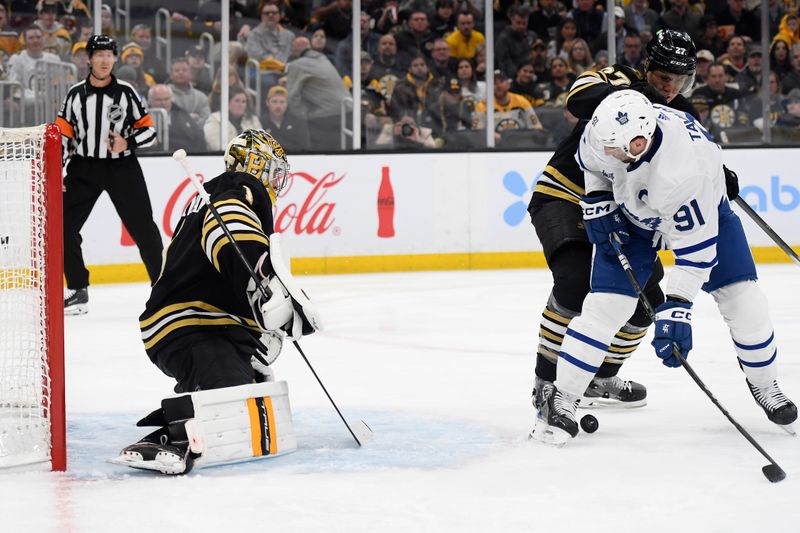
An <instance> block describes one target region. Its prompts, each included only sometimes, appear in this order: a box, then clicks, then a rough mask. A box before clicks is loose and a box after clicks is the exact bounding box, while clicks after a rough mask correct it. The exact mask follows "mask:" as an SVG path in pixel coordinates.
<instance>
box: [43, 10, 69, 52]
mask: <svg viewBox="0 0 800 533" xmlns="http://www.w3.org/2000/svg"><path fill="white" fill-rule="evenodd" d="M57 11H58V7H57V6H56V5H55V4H43V5H42V6H41V10H40V11H39V17H38V18H37V19H36V21H34V23H33V24H34V25H35V26H38V27H39V29H41V30H42V47H43V49H47V50H51V51H53V53H55V54H56V55H57V56H58V57H59V58H60V59H61V58H67V57H69V55H70V52H71V50H72V37H71V36H70V34H69V31H67V29H66V28H65V27H64V26H63V25H62V24H61V23H60V22H58V21H57V20H56V13H57Z"/></svg>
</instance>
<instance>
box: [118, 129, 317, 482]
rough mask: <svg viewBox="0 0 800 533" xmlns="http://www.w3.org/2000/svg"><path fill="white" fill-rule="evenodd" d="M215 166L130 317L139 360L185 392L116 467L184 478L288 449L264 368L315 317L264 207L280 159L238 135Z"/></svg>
mask: <svg viewBox="0 0 800 533" xmlns="http://www.w3.org/2000/svg"><path fill="white" fill-rule="evenodd" d="M225 168H226V172H224V173H223V174H221V175H219V176H217V177H216V178H214V179H212V180H210V181H209V182H207V183H205V184H204V186H203V187H204V188H205V191H206V192H207V193H208V198H207V199H206V198H203V197H201V196H199V195H198V196H196V197H195V198H194V199H193V200H192V201H190V202H189V204H188V205H187V207H186V208H185V210H184V212H183V214H182V216H181V219H180V221H179V222H178V225H177V227H176V229H175V235H174V237H173V238H172V242H171V243H170V244H169V246H168V247H167V250H166V253H165V256H164V268H163V270H162V272H161V276H160V277H159V278H158V281H157V282H156V284H155V285H154V286H153V288H152V291H151V294H150V299H149V300H148V301H147V304H146V306H145V310H144V312H143V313H142V314H141V316H140V317H139V321H140V322H139V323H140V328H141V332H142V341H143V342H144V347H145V351H146V352H147V355H148V356H149V358H150V360H151V361H152V362H153V363H154V364H155V365H156V366H157V367H158V368H159V369H160V370H161V371H162V372H164V373H165V374H166V375H168V376H170V377H172V378H175V380H176V381H177V385H176V386H175V392H176V393H179V394H180V393H183V394H184V395H183V396H178V397H177V398H167V399H165V400H163V401H162V406H161V408H160V409H157V410H156V411H154V412H153V413H151V414H150V415H148V416H146V417H145V418H144V419H142V420H141V421H139V423H138V425H140V426H156V427H158V428H159V429H157V430H156V431H154V432H152V433H150V434H149V435H147V436H146V437H144V438H143V439H142V440H141V441H139V442H137V443H135V444H132V445H130V446H127V447H126V448H124V449H123V450H122V452H121V453H120V455H119V457H117V458H116V459H114V460H112V462H114V463H117V464H123V465H125V466H130V467H132V468H139V469H145V470H155V471H158V472H162V473H166V474H183V473H186V472H188V471H189V470H190V469H191V468H192V466H193V465H215V464H224V463H229V462H238V461H245V460H250V459H253V458H260V457H265V456H273V455H279V454H281V453H287V452H290V451H293V450H294V449H295V448H296V446H297V444H296V439H295V437H294V432H293V430H292V421H291V412H290V408H289V403H288V389H287V386H286V383H285V382H275V381H274V376H273V372H272V368H271V364H272V363H273V362H274V361H275V359H276V358H277V357H278V354H279V353H280V351H281V347H282V345H283V340H284V338H285V337H289V338H292V339H293V340H295V341H296V340H298V339H300V337H302V336H303V335H308V334H310V333H313V332H314V331H316V329H318V328H319V318H318V316H317V314H316V310H315V309H314V307H313V305H312V304H311V302H310V300H309V299H308V297H307V296H306V294H305V292H303V291H302V290H301V289H299V287H298V286H297V284H296V283H295V281H294V279H293V278H292V275H291V273H290V272H289V269H288V268H287V267H286V266H285V263H284V259H283V254H282V253H281V250H280V235H279V234H277V233H274V223H273V215H272V207H273V205H274V203H275V200H276V197H277V194H278V192H279V191H280V190H281V189H282V188H283V187H284V186H285V185H286V183H287V180H288V179H289V163H288V161H287V158H286V154H285V153H284V151H283V148H282V147H281V145H280V144H278V142H277V141H276V140H275V139H274V138H273V137H272V136H271V135H270V134H269V133H267V132H265V131H263V130H246V131H244V132H243V133H241V134H240V135H239V136H237V137H235V138H234V139H233V140H232V141H231V142H230V144H229V145H228V147H227V149H226V152H225ZM209 205H210V206H213V207H214V208H215V211H216V213H215V212H214V210H212V209H211V207H210V206H209ZM226 230H227V231H226ZM248 267H249V268H248ZM251 269H252V272H251ZM221 421H223V422H221ZM220 423H222V424H223V426H224V429H223V427H222V426H220ZM211 427H213V432H214V434H213V439H212V438H209V439H207V438H205V434H206V431H211V430H210V429H209V428H211Z"/></svg>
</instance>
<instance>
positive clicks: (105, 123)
mask: <svg viewBox="0 0 800 533" xmlns="http://www.w3.org/2000/svg"><path fill="white" fill-rule="evenodd" d="M56 124H58V127H59V129H60V130H61V141H62V148H63V150H62V153H63V159H64V162H65V163H66V162H67V160H68V159H69V157H70V156H71V155H73V154H76V155H79V156H83V157H94V158H98V159H119V158H121V157H125V156H129V155H131V154H132V153H133V151H134V150H135V149H136V148H144V147H145V146H150V145H151V144H153V143H154V142H155V140H156V130H155V128H154V126H153V118H152V117H151V116H150V115H149V114H148V113H147V107H146V106H145V104H144V102H142V101H141V99H140V98H139V95H138V94H137V93H136V89H134V88H133V86H132V85H131V84H129V83H127V82H125V81H120V80H117V78H116V77H114V76H112V77H111V83H109V84H108V85H106V86H105V87H94V86H93V85H91V84H90V83H89V81H88V79H87V80H84V81H82V82H80V83H76V84H75V85H73V86H72V87H71V88H70V90H69V92H68V93H67V96H66V98H65V99H64V104H63V105H62V106H61V111H60V112H59V113H58V118H57V119H56ZM112 131H115V132H117V133H119V134H120V135H122V137H123V138H124V139H125V140H126V141H128V148H127V149H126V150H124V151H122V152H119V153H117V154H112V153H111V151H110V150H109V149H108V145H107V144H106V140H107V139H108V138H109V134H110V133H111V132H112Z"/></svg>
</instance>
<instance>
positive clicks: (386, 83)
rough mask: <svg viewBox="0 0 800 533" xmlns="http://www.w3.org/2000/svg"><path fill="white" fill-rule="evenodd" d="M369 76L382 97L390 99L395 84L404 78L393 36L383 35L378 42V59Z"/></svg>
mask: <svg viewBox="0 0 800 533" xmlns="http://www.w3.org/2000/svg"><path fill="white" fill-rule="evenodd" d="M370 76H371V77H373V78H375V79H376V80H378V83H379V84H380V86H381V90H382V91H383V95H384V96H385V97H386V98H387V99H391V97H392V91H393V90H394V86H395V84H397V81H398V80H400V79H402V78H403V76H405V72H404V71H403V69H402V68H400V65H399V63H398V61H397V42H396V41H395V39H394V36H393V35H391V34H387V35H383V36H382V37H381V38H380V40H379V41H378V57H376V58H375V63H373V65H372V70H370Z"/></svg>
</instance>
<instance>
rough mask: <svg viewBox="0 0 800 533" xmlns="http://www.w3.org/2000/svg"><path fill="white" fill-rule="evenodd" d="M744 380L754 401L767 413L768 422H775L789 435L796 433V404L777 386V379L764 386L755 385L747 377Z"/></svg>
mask: <svg viewBox="0 0 800 533" xmlns="http://www.w3.org/2000/svg"><path fill="white" fill-rule="evenodd" d="M745 381H747V388H749V389H750V394H752V395H753V398H754V399H755V401H756V403H757V404H758V405H759V406H761V408H762V409H763V410H764V412H765V413H766V414H767V418H768V419H769V420H770V422H772V423H774V424H777V425H778V426H780V427H781V429H783V430H784V431H786V432H787V433H789V434H790V435H796V434H797V431H796V430H795V427H794V422H795V420H797V406H796V405H795V404H794V403H792V401H791V400H790V399H789V398H787V397H786V396H784V394H783V392H781V389H780V387H778V381H777V380H773V382H772V383H770V384H769V385H767V386H765V387H756V386H755V385H753V384H752V383H750V380H748V379H745Z"/></svg>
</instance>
